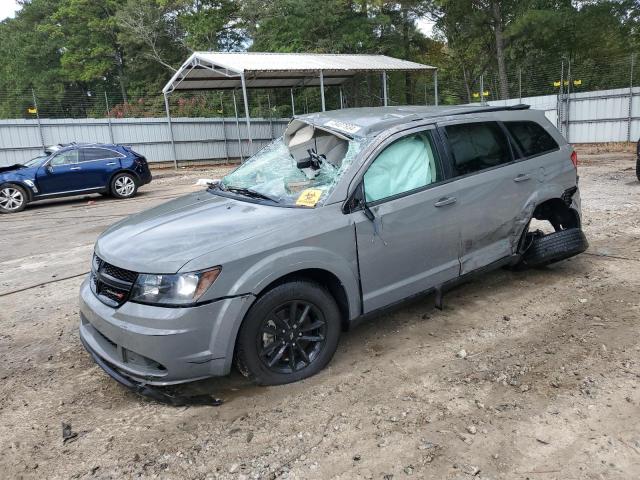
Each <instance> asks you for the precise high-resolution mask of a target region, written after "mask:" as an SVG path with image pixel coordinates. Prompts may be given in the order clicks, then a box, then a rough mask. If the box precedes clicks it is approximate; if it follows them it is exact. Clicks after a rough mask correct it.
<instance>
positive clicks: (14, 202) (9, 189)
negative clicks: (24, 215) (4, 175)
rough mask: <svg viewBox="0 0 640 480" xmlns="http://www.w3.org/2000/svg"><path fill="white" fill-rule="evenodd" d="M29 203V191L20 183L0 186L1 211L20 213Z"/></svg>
mask: <svg viewBox="0 0 640 480" xmlns="http://www.w3.org/2000/svg"><path fill="white" fill-rule="evenodd" d="M27 203H29V196H28V194H27V191H26V190H25V189H24V188H22V187H21V186H19V185H15V184H13V183H6V184H4V185H2V186H0V213H18V212H21V211H22V210H24V207H26V206H27Z"/></svg>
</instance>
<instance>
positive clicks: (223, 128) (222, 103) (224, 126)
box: [220, 92, 229, 163]
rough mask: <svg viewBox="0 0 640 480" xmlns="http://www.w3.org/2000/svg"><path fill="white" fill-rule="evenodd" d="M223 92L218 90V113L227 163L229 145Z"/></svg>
mask: <svg viewBox="0 0 640 480" xmlns="http://www.w3.org/2000/svg"><path fill="white" fill-rule="evenodd" d="M223 95H224V93H222V92H220V113H221V114H222V139H223V140H224V156H225V158H226V159H227V163H229V145H227V124H226V123H225V121H224V101H223V99H222V96H223Z"/></svg>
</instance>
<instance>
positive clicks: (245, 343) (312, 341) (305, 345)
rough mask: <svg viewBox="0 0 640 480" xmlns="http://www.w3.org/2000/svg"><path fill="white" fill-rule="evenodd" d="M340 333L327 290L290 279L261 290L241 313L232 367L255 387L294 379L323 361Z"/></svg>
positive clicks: (319, 366) (337, 314)
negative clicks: (244, 312) (234, 364)
mask: <svg viewBox="0 0 640 480" xmlns="http://www.w3.org/2000/svg"><path fill="white" fill-rule="evenodd" d="M294 304H295V305H296V306H295V307H292V305H294ZM292 312H295V314H294V315H292ZM291 318H294V319H296V321H295V322H293V323H292V322H291ZM301 320H302V321H301ZM295 325H297V327H295ZM314 327H315V328H314ZM340 332H341V321H340V310H339V308H338V305H337V303H336V301H335V299H334V298H333V296H332V295H331V294H330V293H329V291H328V290H327V289H326V288H324V287H323V286H322V285H320V284H318V283H315V282H310V281H306V280H292V281H289V282H286V283H283V284H281V285H278V286H276V287H274V288H273V289H271V290H269V291H268V292H266V293H265V294H263V295H262V296H261V297H259V298H258V300H257V301H256V302H255V304H254V305H253V306H252V307H251V309H250V310H249V312H248V313H247V316H246V317H245V319H244V321H243V323H242V326H241V327H240V332H239V333H238V339H237V343H236V366H237V367H238V370H240V372H241V373H242V374H243V375H245V376H246V377H248V378H250V379H251V380H252V381H253V382H255V383H257V384H258V385H282V384H285V383H291V382H297V381H298V380H302V379H303V378H307V377H310V376H312V375H315V374H316V373H318V372H319V371H320V370H322V369H323V368H324V367H325V366H326V365H327V364H328V363H329V361H330V360H331V358H332V357H333V354H334V353H335V351H336V349H337V347H338V339H339V338H340ZM291 352H293V354H292V353H291ZM302 352H304V354H303V353H302ZM270 364H271V366H270Z"/></svg>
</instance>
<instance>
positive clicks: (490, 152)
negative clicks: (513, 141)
mask: <svg viewBox="0 0 640 480" xmlns="http://www.w3.org/2000/svg"><path fill="white" fill-rule="evenodd" d="M445 131H446V132H447V138H448V140H449V146H450V148H451V154H452V157H453V158H452V160H453V169H454V172H455V175H456V176H461V175H467V174H469V173H474V172H479V171H481V170H485V169H487V168H492V167H497V166H498V165H502V164H503V163H508V162H510V161H511V149H510V148H509V142H508V141H507V138H506V136H505V135H504V133H503V131H502V128H500V125H498V124H497V123H496V122H479V123H462V124H457V125H449V126H447V127H445Z"/></svg>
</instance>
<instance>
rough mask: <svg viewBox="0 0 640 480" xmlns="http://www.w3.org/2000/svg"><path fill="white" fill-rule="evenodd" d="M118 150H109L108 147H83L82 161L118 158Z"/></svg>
mask: <svg viewBox="0 0 640 480" xmlns="http://www.w3.org/2000/svg"><path fill="white" fill-rule="evenodd" d="M119 156H120V155H118V154H117V153H116V152H113V151H111V150H107V149H106V148H83V149H82V158H81V159H80V161H81V162H90V161H92V160H104V159H106V158H118V157H119Z"/></svg>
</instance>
